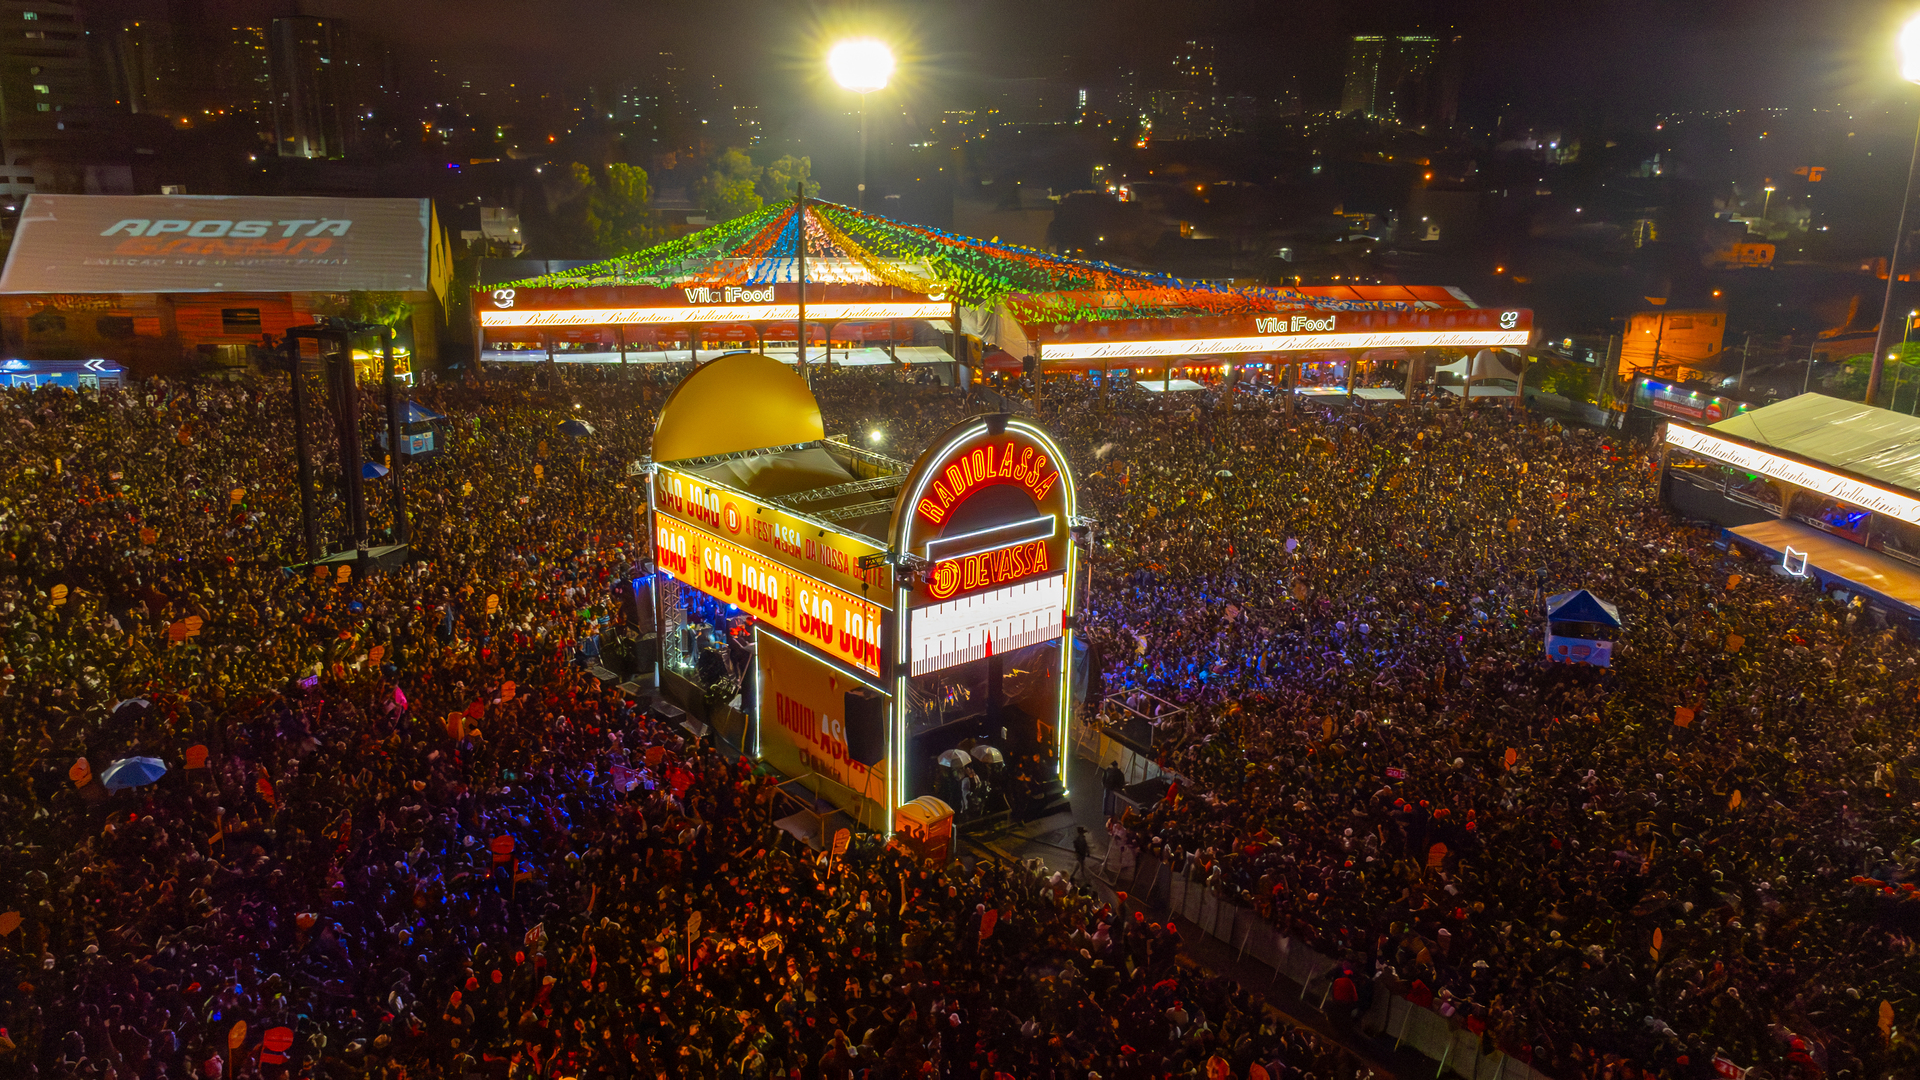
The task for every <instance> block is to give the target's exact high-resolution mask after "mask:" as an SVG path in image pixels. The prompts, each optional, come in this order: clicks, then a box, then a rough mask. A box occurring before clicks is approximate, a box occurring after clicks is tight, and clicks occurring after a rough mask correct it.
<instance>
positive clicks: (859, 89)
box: [827, 38, 893, 210]
mask: <svg viewBox="0 0 1920 1080" xmlns="http://www.w3.org/2000/svg"><path fill="white" fill-rule="evenodd" d="M827 70H828V71H830V72H832V73H833V81H834V82H837V83H839V84H840V86H841V88H842V89H845V90H851V91H853V92H854V93H856V94H859V95H860V189H859V194H858V196H857V197H856V198H855V200H854V208H855V209H858V210H865V209H866V208H867V95H868V94H871V93H873V92H874V91H876V90H885V89H886V88H887V80H888V79H891V78H893V50H892V49H889V48H887V45H886V43H885V42H883V41H880V40H878V39H875V38H850V39H848V40H846V41H843V42H841V43H840V44H838V45H835V46H834V47H833V49H832V50H831V51H830V52H828V53H827Z"/></svg>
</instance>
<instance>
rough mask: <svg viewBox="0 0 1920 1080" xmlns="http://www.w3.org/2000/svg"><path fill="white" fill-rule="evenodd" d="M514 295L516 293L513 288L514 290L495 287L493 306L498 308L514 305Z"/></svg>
mask: <svg viewBox="0 0 1920 1080" xmlns="http://www.w3.org/2000/svg"><path fill="white" fill-rule="evenodd" d="M513 295H514V293H513V290H512V289H495V290H493V306H494V307H497V308H510V307H512V306H513Z"/></svg>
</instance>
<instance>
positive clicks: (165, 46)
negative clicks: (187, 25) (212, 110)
mask: <svg viewBox="0 0 1920 1080" xmlns="http://www.w3.org/2000/svg"><path fill="white" fill-rule="evenodd" d="M107 53H108V57H109V61H110V67H111V69H112V70H111V75H112V78H113V84H114V88H115V89H116V90H117V91H118V93H117V94H116V97H117V98H118V101H117V104H120V105H122V106H124V107H125V108H126V109H127V111H129V112H137V113H159V114H167V113H176V112H179V111H180V110H181V109H183V108H184V107H185V106H184V103H182V102H179V101H176V100H175V98H176V97H177V96H178V92H179V90H180V86H179V82H180V70H179V65H178V63H177V57H178V53H177V52H176V50H175V49H174V40H173V27H172V26H170V25H168V24H167V23H164V22H161V21H159V20H155V19H136V20H134V21H133V22H129V23H123V24H122V25H121V27H120V29H119V31H118V32H116V33H114V34H113V35H111V36H110V37H109V38H108V41H107Z"/></svg>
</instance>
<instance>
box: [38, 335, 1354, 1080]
mask: <svg viewBox="0 0 1920 1080" xmlns="http://www.w3.org/2000/svg"><path fill="white" fill-rule="evenodd" d="M673 375H674V373H672V372H655V373H653V375H652V376H651V377H648V376H646V375H641V374H639V373H634V372H608V373H604V374H603V373H595V372H592V371H575V372H570V373H568V375H567V377H566V379H565V380H564V381H563V382H562V383H561V384H560V385H556V386H549V387H547V388H540V387H537V386H536V385H535V382H534V380H533V379H532V378H531V377H529V376H526V375H523V374H519V373H506V374H500V373H495V374H492V375H490V376H489V377H488V378H486V379H483V380H476V381H470V382H464V383H446V384H442V385H437V386H433V387H424V388H422V389H421V390H419V391H418V392H417V394H416V395H415V396H416V398H417V399H418V400H419V401H420V402H421V403H422V404H425V405H429V406H431V407H433V408H435V409H438V410H439V411H441V412H442V413H444V414H446V417H447V419H446V420H445V421H444V422H443V423H442V424H441V425H440V430H439V432H438V435H437V438H438V444H439V445H438V450H437V453H436V454H435V455H434V456H433V457H432V458H430V459H426V460H423V461H419V462H416V463H413V464H411V465H409V466H408V467H407V468H405V469H404V470H403V477H404V480H405V483H406V485H407V493H406V498H407V503H408V506H409V508H410V512H411V529H410V540H411V543H412V553H413V560H412V561H410V562H408V563H406V564H405V565H403V566H398V567H394V568H391V569H388V570H386V571H382V572H367V573H354V572H353V571H352V570H350V569H344V570H343V569H342V568H341V567H339V566H337V565H322V566H319V567H309V566H307V565H305V564H306V556H305V552H304V550H303V548H304V542H303V540H302V538H301V527H300V499H299V495H298V491H297V489H296V487H295V482H294V476H295V470H294V468H293V458H292V447H293V444H294V439H293V423H292V414H291V410H290V404H289V395H288V394H287V392H286V387H287V384H286V381H285V378H284V376H283V377H280V378H279V379H277V380H274V379H254V380H242V381H239V382H217V383H216V382H184V383H168V382H162V381H159V380H154V381H150V382H146V383H142V384H136V385H134V386H132V387H130V388H128V389H125V390H109V391H106V392H102V393H92V392H88V393H82V394H75V393H69V392H64V391H58V390H40V391H32V392H28V391H10V392H8V393H7V394H6V395H5V396H4V398H0V459H3V460H4V461H5V463H6V466H5V469H6V472H5V475H4V477H0V610H4V611H5V613H6V614H7V617H8V623H7V627H6V630H5V635H6V636H5V641H4V645H0V736H4V738H0V769H3V770H4V771H5V773H6V777H7V781H8V782H7V783H5V784H4V785H0V823H4V835H5V838H6V839H5V843H4V845H0V929H3V930H4V933H0V967H4V968H5V971H4V978H0V1072H4V1073H5V1074H6V1075H18V1076H39V1077H60V1078H80V1077H86V1078H100V1080H107V1078H112V1080H133V1078H136V1077H137V1078H140V1080H158V1078H162V1077H166V1078H186V1077H213V1078H224V1077H228V1076H255V1075H258V1076H265V1077H275V1076H316V1077H363V1076H375V1077H381V1078H385V1080H399V1078H402V1077H407V1078H413V1080H420V1078H424V1077H458V1078H465V1077H469V1076H475V1075H478V1076H483V1077H532V1076H538V1077H599V1076H618V1077H656V1076H667V1077H712V1076H749V1077H773V1076H784V1077H794V1078H799V1077H807V1078H812V1077H816V1076H818V1077H825V1078H834V1080H840V1078H851V1077H855V1076H860V1077H867V1078H870V1080H880V1078H892V1077H913V1076H934V1075H938V1076H960V1075H966V1076H981V1077H987V1078H994V1077H999V1076H1012V1077H1059V1078H1071V1080H1081V1078H1089V1077H1096V1076H1097V1077H1104V1078H1114V1077H1125V1078H1142V1080H1144V1078H1147V1077H1158V1076H1189V1075H1191V1076H1201V1075H1206V1076H1222V1075H1232V1076H1234V1077H1255V1076H1259V1075H1262V1074H1264V1075H1266V1076H1268V1077H1280V1078H1287V1080H1304V1078H1319V1080H1330V1078H1332V1077H1334V1076H1345V1075H1351V1072H1352V1069H1353V1064H1352V1059H1351V1058H1349V1057H1347V1056H1345V1055H1344V1054H1342V1053H1341V1052H1340V1051H1339V1050H1338V1049H1337V1048H1336V1047H1334V1046H1333V1045H1332V1044H1330V1043H1328V1042H1326V1041H1324V1040H1321V1039H1318V1038H1316V1037H1314V1036H1311V1035H1309V1034H1306V1033H1304V1032H1301V1031H1298V1030H1295V1029H1292V1028H1289V1027H1287V1026H1285V1025H1282V1024H1280V1023H1278V1022H1277V1020H1276V1019H1275V1016H1274V1014H1272V1013H1271V1012H1269V1011H1267V1010H1266V1009H1265V1008H1263V1006H1262V1004H1261V1003H1260V1002H1259V1001H1258V1000H1257V999H1256V998H1255V997H1253V996H1250V995H1249V994H1248V993H1247V992H1246V991H1244V990H1242V989H1241V988H1239V987H1237V986H1235V985H1233V984H1231V983H1229V982H1225V981H1222V980H1219V979H1215V978H1210V977H1207V976H1204V975H1202V974H1199V973H1196V971H1195V970H1193V969H1191V968H1190V967H1187V966H1184V965H1181V964H1179V963H1177V959H1178V953H1179V945H1180V937H1179V932H1178V931H1177V930H1175V929H1174V928H1173V926H1172V924H1171V923H1170V922H1168V921H1164V920H1162V921H1158V922H1156V921H1155V920H1153V919H1151V918H1148V917H1147V916H1146V915H1145V913H1143V912H1141V911H1139V910H1138V909H1137V907H1136V908H1131V909H1130V908H1125V907H1116V906H1114V905H1113V904H1112V902H1110V901H1103V900H1101V899H1100V898H1098V897H1096V896H1095V895H1094V894H1093V893H1091V892H1089V891H1087V890H1086V889H1084V888H1080V887H1076V886H1075V885H1074V884H1072V883H1070V882H1068V881H1067V880H1065V879H1063V878H1062V877H1060V876H1058V875H1052V876H1049V875H1048V874H1047V873H1046V872H1044V871H1042V872H1039V873H1036V872H1034V870H1033V869H1032V868H1031V867H1027V866H1021V865H1013V864H1010V865H1000V864H997V863H994V862H992V861H976V860H974V859H971V858H964V859H960V860H956V861H955V862H953V863H952V864H950V865H949V866H948V867H946V868H944V869H928V868H926V867H924V866H921V865H915V864H913V863H911V862H909V861H908V860H906V859H905V858H903V857H902V855H901V854H900V853H899V852H897V851H895V850H892V849H888V848H884V847H882V846H880V845H878V844H877V843H873V842H862V843H858V844H855V845H854V846H853V847H852V849H851V850H849V851H848V852H847V853H846V855H845V856H844V857H840V858H831V857H825V858H823V857H818V856H816V855H814V853H812V852H811V851H809V850H804V849H801V848H799V847H798V846H797V845H795V844H794V843H793V842H791V841H790V840H785V839H783V837H784V836H785V834H784V833H781V832H780V831H779V830H777V829H775V828H774V827H773V826H772V823H771V819H772V817H773V815H774V811H775V795H774V788H773V784H774V778H773V777H772V776H770V775H769V774H767V773H766V771H765V770H764V769H762V768H759V767H756V765H755V764H754V763H753V762H752V761H751V760H748V759H741V758H738V757H737V756H734V755H730V754H727V753H724V752H722V751H721V750H720V749H717V748H716V747H714V746H713V745H711V744H709V743H707V742H705V741H703V740H696V739H694V738H693V737H692V736H691V735H689V734H688V733H687V732H686V731H683V730H681V729H678V728H675V727H670V726H667V725H665V724H663V723H662V722H661V721H659V720H658V719H657V718H656V717H655V716H654V715H653V714H652V713H651V712H649V710H648V709H646V708H645V707H644V704H643V703H642V702H639V701H637V700H635V699H634V698H633V697H632V696H631V695H629V694H626V693H624V692H622V691H621V690H620V689H619V687H618V686H617V684H614V683H610V682H603V681H602V680H601V679H600V678H597V677H595V675H594V674H593V672H592V667H593V665H594V664H595V663H596V662H597V663H606V664H613V665H615V666H618V665H620V664H621V662H622V659H623V657H622V651H623V650H625V649H629V648H631V647H632V630H633V628H632V626H631V625H630V624H629V623H630V615H631V612H630V610H629V609H628V608H626V607H625V606H623V605H622V604H621V602H620V599H619V593H618V588H619V584H620V582H622V581H623V580H625V579H626V577H627V574H628V571H629V570H630V569H631V567H632V566H633V565H634V564H635V563H636V562H637V561H639V560H641V559H642V558H644V552H643V551H642V550H640V549H637V548H636V547H635V546H634V513H635V510H636V507H637V506H638V505H640V503H641V495H640V492H639V489H638V487H637V486H636V485H637V481H636V480H635V479H634V478H633V477H632V475H631V474H630V473H629V470H628V465H629V464H630V463H631V462H633V461H635V460H636V459H639V458H641V457H643V456H644V455H645V454H646V452H647V448H648V445H649V444H648V438H649V434H650V432H651V428H652V420H653V416H654V414H655V412H656V411H657V408H658V405H659V403H660V402H661V400H662V399H663V398H664V396H665V392H666V390H667V389H668V387H669V386H670V381H669V380H670V379H671V378H672V376H673ZM821 385H822V393H823V395H824V396H825V397H826V399H827V401H828V403H829V406H830V412H831V413H832V414H833V415H834V416H835V418H836V420H838V419H839V418H841V417H842V416H844V415H845V414H846V412H847V411H849V410H852V411H856V412H861V413H863V414H865V418H867V419H871V418H872V417H874V416H880V415H884V416H886V417H889V418H897V426H896V427H894V428H892V429H890V430H892V431H893V438H894V445H895V447H897V448H901V449H903V450H904V449H905V448H907V447H909V446H910V445H911V444H912V439H913V438H914V437H924V436H925V435H927V434H930V433H931V431H932V430H934V429H937V427H938V426H939V425H940V424H941V423H942V422H943V421H942V420H941V417H942V416H945V415H958V414H959V413H958V410H961V409H962V408H964V406H963V404H962V403H961V402H959V401H958V399H957V398H955V397H954V396H953V395H952V392H951V391H945V392H942V391H939V390H937V388H931V387H926V386H919V385H910V384H907V383H895V382H893V381H890V380H887V379H872V378H861V377H857V376H834V377H826V378H824V379H823V381H822V384H821ZM569 419H584V420H587V421H589V422H590V423H592V424H593V425H594V426H595V427H596V429H597V431H596V433H595V434H593V435H591V436H586V437H582V438H574V437H571V436H568V435H565V434H563V433H561V431H560V427H559V425H560V424H561V422H563V421H566V420H569ZM889 423H890V424H892V423H894V420H891V419H890V420H889ZM318 426H319V425H316V427H318ZM366 426H367V429H368V434H369V436H371V434H372V432H373V431H374V430H376V424H375V421H374V418H373V417H371V416H370V417H369V418H368V422H367V425H366ZM317 456H318V457H319V459H320V460H319V462H318V465H317V476H318V478H319V480H320V488H321V490H320V495H319V498H318V500H317V501H318V505H319V506H320V507H321V510H322V515H321V521H320V529H321V532H322V535H323V536H324V537H326V538H328V539H329V546H330V547H333V548H336V549H337V548H338V547H339V546H340V543H341V538H342V537H343V536H344V535H346V534H347V532H348V526H347V524H346V522H345V521H344V520H343V518H342V517H341V514H340V510H339V507H340V505H341V502H342V500H341V499H340V497H339V495H340V491H339V488H340V484H339V482H338V481H337V480H336V479H335V476H336V475H337V473H338V465H339V463H338V461H337V459H336V458H335V456H334V455H333V452H332V449H331V447H330V445H329V444H328V442H327V440H325V439H322V440H320V445H319V446H318V448H317ZM354 464H357V463H354ZM389 495H390V492H389V490H388V488H387V487H386V485H385V483H384V482H381V481H369V482H368V483H367V501H368V505H369V520H370V524H371V526H372V533H373V535H372V536H371V537H370V539H371V541H372V542H373V543H374V544H376V545H379V544H382V543H385V542H386V541H387V540H389V539H391V530H392V519H391V503H390V500H389ZM140 757H150V758H155V759H158V760H159V761H161V762H163V763H164V764H165V765H166V767H167V770H168V771H167V772H166V774H165V775H164V776H161V777H160V778H159V779H158V781H157V782H152V783H139V784H135V785H134V786H122V784H121V783H119V782H117V778H118V776H119V774H118V773H117V772H116V771H114V768H113V763H115V762H125V761H126V760H127V759H132V758H140Z"/></svg>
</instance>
